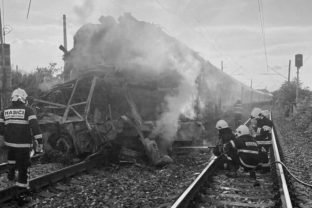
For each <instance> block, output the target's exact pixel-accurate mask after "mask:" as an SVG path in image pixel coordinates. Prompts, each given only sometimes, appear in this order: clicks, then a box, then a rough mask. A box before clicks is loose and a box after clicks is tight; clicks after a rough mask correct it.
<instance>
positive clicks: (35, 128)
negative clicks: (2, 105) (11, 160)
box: [0, 103, 42, 148]
mask: <svg viewBox="0 0 312 208" xmlns="http://www.w3.org/2000/svg"><path fill="white" fill-rule="evenodd" d="M0 136H1V137H3V136H4V143H5V145H6V146H9V147H16V148H25V147H26V148H27V147H31V146H32V137H34V139H36V140H37V141H38V143H39V144H42V134H41V131H40V127H39V124H38V121H37V117H36V115H35V114H34V112H33V110H32V109H31V108H29V107H27V106H25V105H24V104H22V103H18V104H14V105H12V106H11V107H9V108H7V109H5V110H3V111H2V112H1V115H0Z"/></svg>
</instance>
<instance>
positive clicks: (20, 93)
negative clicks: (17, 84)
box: [11, 88, 27, 103]
mask: <svg viewBox="0 0 312 208" xmlns="http://www.w3.org/2000/svg"><path fill="white" fill-rule="evenodd" d="M26 98H27V93H26V92H25V90H23V89H21V88H17V89H15V90H14V91H13V92H12V95H11V101H12V102H14V101H18V100H19V101H21V102H22V103H26Z"/></svg>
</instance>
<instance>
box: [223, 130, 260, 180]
mask: <svg viewBox="0 0 312 208" xmlns="http://www.w3.org/2000/svg"><path fill="white" fill-rule="evenodd" d="M235 137H236V138H235V139H233V140H231V141H230V142H229V143H228V144H227V145H226V146H225V149H224V153H225V154H226V155H227V156H228V157H230V158H231V159H232V161H233V163H234V167H235V168H234V173H233V174H228V176H230V177H236V176H237V170H238V169H239V166H241V167H243V168H244V170H246V171H248V172H249V175H250V177H251V178H252V179H254V180H256V172H255V169H256V168H257V166H258V164H259V149H258V144H257V142H256V141H255V140H254V138H253V137H252V136H251V135H250V131H249V129H248V127H247V126H246V125H240V126H239V127H238V128H237V129H236V132H235ZM254 185H258V183H255V184H254Z"/></svg>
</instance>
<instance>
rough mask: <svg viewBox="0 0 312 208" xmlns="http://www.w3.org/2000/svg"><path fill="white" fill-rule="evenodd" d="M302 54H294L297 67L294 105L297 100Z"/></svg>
mask: <svg viewBox="0 0 312 208" xmlns="http://www.w3.org/2000/svg"><path fill="white" fill-rule="evenodd" d="M302 62H303V61H302V54H296V55H295V65H296V67H297V87H296V106H298V101H299V69H300V67H302V64H303V63H302Z"/></svg>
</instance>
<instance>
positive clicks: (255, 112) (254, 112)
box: [250, 108, 262, 137]
mask: <svg viewBox="0 0 312 208" xmlns="http://www.w3.org/2000/svg"><path fill="white" fill-rule="evenodd" d="M261 111H262V110H261V109H260V108H254V109H253V110H252V111H251V113H250V118H251V121H250V124H251V129H250V131H251V132H250V133H251V135H252V136H253V137H255V136H256V134H257V128H258V127H257V122H258V119H259V115H260V114H261Z"/></svg>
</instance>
